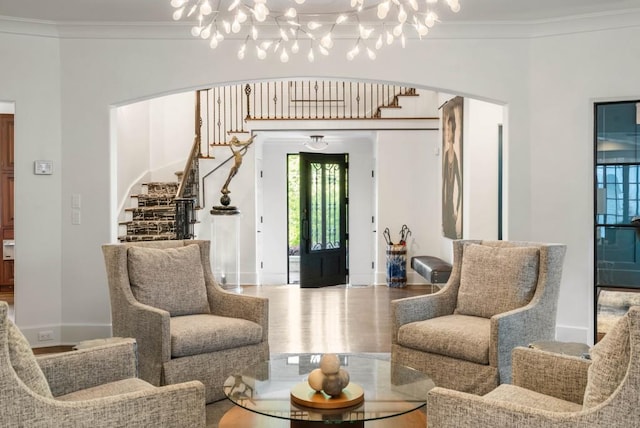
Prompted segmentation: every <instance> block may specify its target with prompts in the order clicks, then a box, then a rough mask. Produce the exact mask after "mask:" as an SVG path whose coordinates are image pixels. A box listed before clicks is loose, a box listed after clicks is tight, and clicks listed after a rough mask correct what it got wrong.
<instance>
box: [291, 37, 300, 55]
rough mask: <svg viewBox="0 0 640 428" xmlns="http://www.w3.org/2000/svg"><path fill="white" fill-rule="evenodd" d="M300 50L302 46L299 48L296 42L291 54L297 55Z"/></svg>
mask: <svg viewBox="0 0 640 428" xmlns="http://www.w3.org/2000/svg"><path fill="white" fill-rule="evenodd" d="M299 50H300V46H298V41H297V40H296V41H295V43H294V44H293V46H291V52H293V53H294V54H297V53H298V51H299Z"/></svg>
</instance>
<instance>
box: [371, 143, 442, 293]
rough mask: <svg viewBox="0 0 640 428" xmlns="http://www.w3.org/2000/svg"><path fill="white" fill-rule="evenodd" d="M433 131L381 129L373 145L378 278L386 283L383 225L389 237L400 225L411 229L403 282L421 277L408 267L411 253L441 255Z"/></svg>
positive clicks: (393, 236)
mask: <svg viewBox="0 0 640 428" xmlns="http://www.w3.org/2000/svg"><path fill="white" fill-rule="evenodd" d="M439 145H440V140H439V138H438V132H437V131H380V132H378V141H377V148H376V190H377V192H376V193H377V213H378V215H377V218H376V220H377V224H376V228H377V231H378V234H377V244H378V259H377V260H376V283H378V284H384V283H386V242H385V240H384V237H383V235H382V233H383V231H384V229H385V228H386V227H388V228H389V231H390V233H391V239H392V242H395V243H397V242H398V241H399V240H400V235H399V234H400V229H401V228H402V225H403V224H406V225H407V226H408V227H409V229H410V230H411V236H410V238H409V240H408V242H407V282H408V283H421V282H424V280H423V279H422V278H421V277H420V276H419V275H417V274H416V273H415V272H414V271H413V270H412V269H411V268H410V259H411V257H412V256H418V255H432V256H442V254H441V253H440V250H439V247H440V241H441V238H442V228H441V227H440V224H441V222H440V218H441V208H440V206H441V200H440V199H441V192H440V186H439V184H440V176H441V175H442V172H441V170H442V169H441V166H440V162H441V157H440V155H439V154H437V155H436V149H437V148H438V147H439Z"/></svg>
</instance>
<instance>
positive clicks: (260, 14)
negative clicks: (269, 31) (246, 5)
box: [253, 2, 269, 22]
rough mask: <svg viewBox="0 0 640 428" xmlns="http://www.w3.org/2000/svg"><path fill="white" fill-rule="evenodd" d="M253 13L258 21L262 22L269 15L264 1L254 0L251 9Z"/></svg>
mask: <svg viewBox="0 0 640 428" xmlns="http://www.w3.org/2000/svg"><path fill="white" fill-rule="evenodd" d="M253 11H254V15H255V17H256V19H257V20H258V21H259V22H264V20H265V19H267V16H268V15H269V8H268V7H267V5H266V4H265V3H258V2H256V7H255V8H254V9H253Z"/></svg>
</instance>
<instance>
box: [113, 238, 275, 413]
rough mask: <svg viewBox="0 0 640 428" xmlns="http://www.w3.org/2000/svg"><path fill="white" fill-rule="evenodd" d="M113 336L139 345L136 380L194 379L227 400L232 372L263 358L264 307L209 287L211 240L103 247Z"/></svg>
mask: <svg viewBox="0 0 640 428" xmlns="http://www.w3.org/2000/svg"><path fill="white" fill-rule="evenodd" d="M102 249H103V253H104V257H105V262H106V266H107V275H108V280H109V291H110V296H111V315H112V326H113V335H114V336H121V337H133V338H135V339H136V341H137V342H138V354H139V358H140V361H139V366H140V377H141V378H142V379H145V380H146V381H148V382H150V383H152V384H153V385H168V384H175V383H180V382H184V381H188V380H199V381H201V382H202V383H204V385H205V387H206V399H207V402H208V403H209V402H212V401H215V400H218V399H220V398H224V393H223V391H222V385H223V383H224V381H225V379H226V378H227V377H228V376H229V375H230V373H231V371H232V370H233V369H234V368H237V367H238V366H245V365H249V364H253V363H257V362H258V361H261V360H266V359H268V356H269V342H268V335H269V331H268V324H269V307H268V303H269V302H268V300H267V299H265V298H260V297H253V296H246V295H241V294H236V293H230V292H227V291H225V290H223V289H222V288H221V287H220V286H219V285H218V284H217V283H216V282H215V280H214V278H213V275H212V273H211V265H210V262H209V252H210V245H209V241H198V240H184V241H155V242H135V243H127V244H114V245H104V246H103V248H102Z"/></svg>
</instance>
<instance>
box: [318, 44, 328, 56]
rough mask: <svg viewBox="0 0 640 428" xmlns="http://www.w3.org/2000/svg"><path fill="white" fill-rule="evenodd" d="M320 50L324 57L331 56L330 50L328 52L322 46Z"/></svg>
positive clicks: (319, 47)
mask: <svg viewBox="0 0 640 428" xmlns="http://www.w3.org/2000/svg"><path fill="white" fill-rule="evenodd" d="M318 50H319V51H320V53H321V54H322V55H325V56H326V55H329V51H328V50H326V49H325V48H324V47H323V46H322V45H319V46H318Z"/></svg>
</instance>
